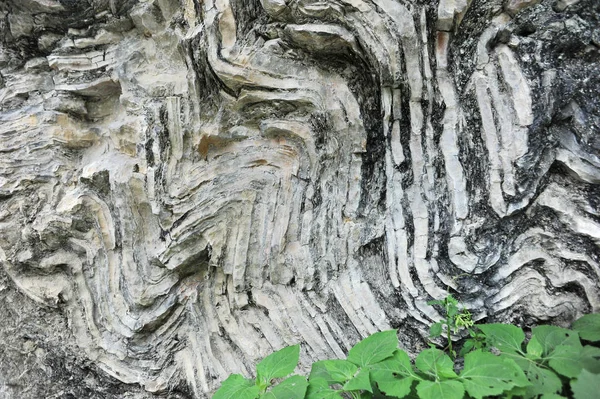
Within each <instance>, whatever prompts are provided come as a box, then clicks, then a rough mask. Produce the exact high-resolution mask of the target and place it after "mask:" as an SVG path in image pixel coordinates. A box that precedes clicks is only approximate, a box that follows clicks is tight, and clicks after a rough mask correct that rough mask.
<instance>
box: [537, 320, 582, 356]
mask: <svg viewBox="0 0 600 399" xmlns="http://www.w3.org/2000/svg"><path fill="white" fill-rule="evenodd" d="M532 334H533V336H534V337H536V338H537V340H538V341H539V342H540V344H541V345H542V348H543V355H542V356H544V357H545V356H548V355H549V354H550V353H552V351H553V350H554V348H556V347H557V346H559V345H571V346H576V347H578V348H581V342H580V341H579V334H577V332H576V331H571V330H567V329H566V328H561V327H556V326H538V327H535V328H534V329H533V330H532Z"/></svg>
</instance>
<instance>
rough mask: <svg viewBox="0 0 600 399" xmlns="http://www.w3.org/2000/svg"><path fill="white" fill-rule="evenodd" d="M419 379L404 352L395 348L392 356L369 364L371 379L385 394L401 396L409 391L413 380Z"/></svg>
mask: <svg viewBox="0 0 600 399" xmlns="http://www.w3.org/2000/svg"><path fill="white" fill-rule="evenodd" d="M417 379H421V378H420V377H419V376H418V375H417V374H416V373H415V371H414V369H413V367H412V365H411V363H410V359H409V357H408V355H407V354H406V352H404V351H402V350H397V351H396V352H394V356H393V357H391V358H390V359H386V360H384V361H382V362H379V363H376V364H374V365H372V366H371V380H372V381H373V382H374V383H375V384H377V387H378V388H379V390H380V391H381V392H383V393H385V394H386V395H387V396H393V397H397V398H403V397H405V396H406V395H408V394H409V393H410V388H411V385H412V383H413V381H415V380H417Z"/></svg>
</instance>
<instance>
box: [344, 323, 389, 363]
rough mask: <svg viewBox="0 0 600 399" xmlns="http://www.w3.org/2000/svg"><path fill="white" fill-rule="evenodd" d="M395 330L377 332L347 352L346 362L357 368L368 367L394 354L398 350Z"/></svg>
mask: <svg viewBox="0 0 600 399" xmlns="http://www.w3.org/2000/svg"><path fill="white" fill-rule="evenodd" d="M396 334H397V332H396V330H388V331H381V332H377V333H375V334H373V335H371V336H369V337H367V338H365V339H363V340H362V341H360V342H359V343H357V344H356V345H354V347H353V348H352V349H350V351H349V352H348V360H349V361H351V362H352V363H354V364H356V365H357V366H361V367H363V366H368V365H369V364H373V363H377V362H380V361H382V360H384V359H386V358H388V357H390V356H392V355H393V354H394V351H395V350H396V349H397V348H398V336H397V335H396Z"/></svg>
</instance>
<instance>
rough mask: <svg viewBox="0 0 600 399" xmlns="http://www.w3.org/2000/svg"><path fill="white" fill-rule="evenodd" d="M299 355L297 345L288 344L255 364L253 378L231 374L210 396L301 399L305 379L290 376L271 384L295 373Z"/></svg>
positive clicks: (218, 398)
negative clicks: (254, 375) (254, 376)
mask: <svg viewBox="0 0 600 399" xmlns="http://www.w3.org/2000/svg"><path fill="white" fill-rule="evenodd" d="M299 357H300V345H294V346H288V347H285V348H283V349H281V350H279V351H277V352H274V353H272V354H270V355H269V356H267V357H265V358H264V359H263V360H262V361H261V362H260V363H258V365H257V366H256V379H254V380H250V379H247V378H244V376H242V375H240V374H232V375H230V376H229V377H228V378H227V379H226V380H225V381H223V384H222V385H221V388H219V390H218V391H217V392H216V393H215V395H214V396H213V399H256V398H260V399H278V398H287V399H302V398H304V394H305V392H306V388H307V386H308V383H307V382H306V378H305V377H302V376H299V375H293V376H291V377H288V378H287V379H285V380H283V381H281V382H280V383H279V384H277V385H273V381H274V380H275V379H278V378H284V377H287V376H288V375H290V374H292V373H293V372H294V369H295V368H296V366H297V365H298V359H299Z"/></svg>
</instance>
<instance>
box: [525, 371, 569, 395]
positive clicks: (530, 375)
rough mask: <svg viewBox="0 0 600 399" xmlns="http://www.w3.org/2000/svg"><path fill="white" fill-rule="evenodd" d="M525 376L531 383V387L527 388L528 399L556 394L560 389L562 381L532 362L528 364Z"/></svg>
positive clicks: (551, 372)
mask: <svg viewBox="0 0 600 399" xmlns="http://www.w3.org/2000/svg"><path fill="white" fill-rule="evenodd" d="M525 374H526V375H527V379H528V380H529V382H530V383H531V386H529V387H527V396H529V397H535V396H537V395H543V394H550V393H557V392H560V390H561V389H562V381H561V380H560V378H558V376H557V375H556V374H555V373H554V372H553V371H552V370H548V369H545V368H542V367H540V366H538V365H537V364H536V363H534V362H529V367H528V368H527V369H526V370H525Z"/></svg>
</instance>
